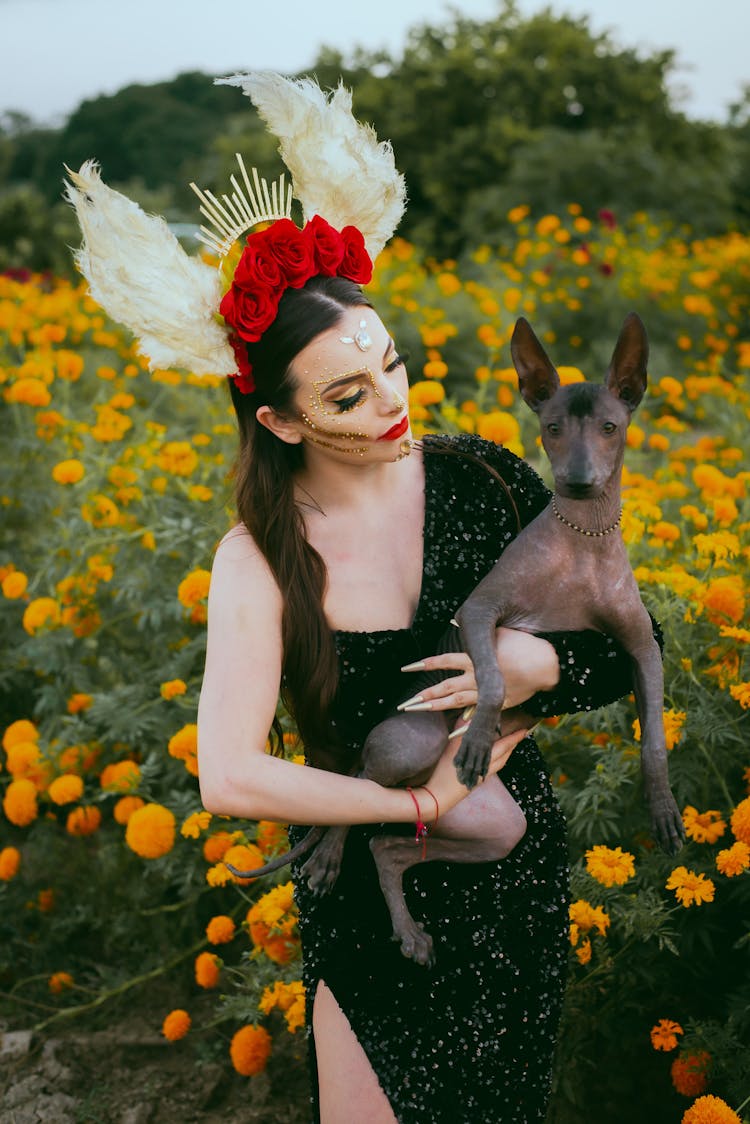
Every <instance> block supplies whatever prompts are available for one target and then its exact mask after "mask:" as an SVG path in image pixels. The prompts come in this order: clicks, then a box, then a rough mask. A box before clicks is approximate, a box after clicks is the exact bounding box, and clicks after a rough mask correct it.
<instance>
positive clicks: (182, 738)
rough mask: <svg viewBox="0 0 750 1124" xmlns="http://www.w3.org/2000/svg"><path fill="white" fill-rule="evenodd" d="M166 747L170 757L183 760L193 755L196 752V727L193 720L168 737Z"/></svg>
mask: <svg viewBox="0 0 750 1124" xmlns="http://www.w3.org/2000/svg"><path fill="white" fill-rule="evenodd" d="M167 749H168V751H169V754H170V756H171V757H176V758H177V760H178V761H184V760H186V758H188V757H195V755H196V754H197V752H198V727H197V725H196V723H195V722H188V723H187V724H186V725H185V726H183V727H182V728H181V729H180V730H178V731H177V733H176V734H173V735H172V737H171V738H170V739H169V743H168V745H167Z"/></svg>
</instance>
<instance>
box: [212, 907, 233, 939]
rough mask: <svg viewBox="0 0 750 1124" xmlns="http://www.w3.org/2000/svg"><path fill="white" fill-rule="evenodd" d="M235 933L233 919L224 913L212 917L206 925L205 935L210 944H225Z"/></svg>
mask: <svg viewBox="0 0 750 1124" xmlns="http://www.w3.org/2000/svg"><path fill="white" fill-rule="evenodd" d="M234 933H235V925H234V921H233V920H232V918H231V917H227V916H226V914H223V913H221V914H219V915H218V917H212V918H211V920H210V921H209V923H208V925H207V926H206V937H207V939H208V941H209V943H210V944H227V943H228V942H229V941H231V940H232V938H233V937H234Z"/></svg>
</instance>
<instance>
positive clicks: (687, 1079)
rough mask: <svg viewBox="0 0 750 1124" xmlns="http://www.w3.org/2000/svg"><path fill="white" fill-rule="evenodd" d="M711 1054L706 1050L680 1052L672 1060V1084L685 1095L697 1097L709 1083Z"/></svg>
mask: <svg viewBox="0 0 750 1124" xmlns="http://www.w3.org/2000/svg"><path fill="white" fill-rule="evenodd" d="M710 1065H711V1055H710V1054H709V1053H708V1052H707V1051H706V1050H698V1051H696V1052H695V1053H694V1054H680V1056H679V1057H677V1058H675V1060H674V1061H673V1062H672V1067H671V1074H672V1084H673V1085H674V1087H675V1089H676V1090H677V1092H678V1093H682V1095H683V1096H684V1097H697V1096H700V1094H701V1093H702V1092H703V1091H704V1090H705V1088H706V1085H707V1084H708V1070H709V1068H710Z"/></svg>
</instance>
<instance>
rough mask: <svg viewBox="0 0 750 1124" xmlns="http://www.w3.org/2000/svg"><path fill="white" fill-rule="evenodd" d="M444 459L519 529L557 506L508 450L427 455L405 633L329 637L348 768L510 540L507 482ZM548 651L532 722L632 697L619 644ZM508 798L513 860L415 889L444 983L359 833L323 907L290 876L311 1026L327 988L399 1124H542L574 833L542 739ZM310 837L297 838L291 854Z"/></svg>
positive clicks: (516, 767) (496, 485) (484, 478)
mask: <svg viewBox="0 0 750 1124" xmlns="http://www.w3.org/2000/svg"><path fill="white" fill-rule="evenodd" d="M443 442H445V443H446V444H447V445H448V446H449V448H450V449H451V450H452V451H454V452H460V453H463V454H471V456H472V457H473V458H479V459H480V460H481V461H484V462H486V463H487V464H489V465H490V466H492V467H494V469H495V470H496V472H499V473H500V475H501V476H502V478H503V480H504V481H505V483H506V485H507V486H508V487H509V489H510V492H511V494H512V497H513V500H514V501H515V506H516V509H517V511H518V516H519V518H520V521H521V523H522V525H525V524H526V523H528V522H530V520H531V519H533V518H534V516H536V515H537V514H538V513H539V512H540V511H541V510H542V509H543V508H544V507H545V506H546V504H547V503H548V500H549V493H548V491H547V489H546V488H545V487H544V485H543V484H542V482H541V480H540V479H539V477H538V476H537V475H536V474H535V473H534V472H533V470H532V469H530V468H529V466H528V465H526V464H525V462H523V461H521V460H518V458H516V457H515V456H513V454H512V453H509V452H508V451H507V450H505V449H503V448H498V447H496V446H495V445H493V444H491V443H488V442H484V441H482V440H481V439H479V438H476V437H472V436H460V437H455V438H447V439H445V438H426V439H425V441H424V445H425V457H424V461H425V526H424V572H423V580H422V589H421V594H420V598H419V604H418V606H417V610H416V613H415V617H414V620H413V622H412V626H411V628H410V629H404V630H395V631H394V630H389V631H379V632H373V633H367V632H356V633H348V632H339V633H336V646H337V651H338V654H339V662H340V684H339V691H338V696H337V702H336V706H335V724H336V727H337V731H338V734H339V736H340V738H341V739H342V741H343V742H344V744H345V745H346V747H347V749H348V750H349V751H350V752H351V754H352V759H355V758H356V755H357V753H358V751H359V747H360V746H361V744H362V742H363V741H364V739H365V737H366V735H367V733H368V732H369V730H370V729H371V728H372V726H374V725H375V724H376V723H377V722H379V721H380V720H381V719H382V718H384V717H385V716H386V715H387V714H388V712H389V711H390V710H391V709H392V708H393V707H394V706H395V704H396V703H398V702H399V701H400V700H401V699H402V698H404V697H405V695H406V694H408V693H410V684H411V683H412V681H413V680H412V679H411V678H409V677H408V676H405V675H404V674H403V673H402V672H401V671H400V668H401V667H402V666H403V665H404V664H406V663H409V662H411V661H413V660H416V659H418V658H419V657H421V656H425V655H428V654H430V653H431V652H432V651H434V650H435V645H436V643H437V641H438V639H439V637H440V635H441V634H442V632H443V631H444V630H445V629H446V627H447V625H448V623H449V621H450V618H451V617H452V616H453V614H454V613H455V611H456V609H457V608H458V606H459V605H460V604H461V602H462V601H463V600H464V599H465V597H466V596H467V595H468V593H469V592H470V591H471V590H472V589H473V587H474V586H475V585H476V584H477V582H478V581H479V580H480V579H481V578H483V577H484V576H485V574H486V573H487V572H488V571H489V570H490V569H491V567H492V565H493V563H494V562H495V561H496V559H497V558H498V557H499V555H500V554H501V553H502V551H503V549H504V548H505V546H507V544H508V543H509V542H510V541H511V540H512V539H513V538H514V537H515V535H516V533H517V529H518V522H517V519H516V513H515V511H514V509H513V503H512V502H511V500H510V499H509V496H508V494H507V493H506V491H505V489H504V488H503V487H502V485H501V483H500V482H499V481H498V480H497V479H495V478H493V476H492V475H490V473H489V472H488V471H487V470H486V469H485V468H483V467H482V465H481V464H477V463H476V460H475V459H468V458H467V457H466V456H454V455H445V454H441V453H440V452H438V451H437V449H436V447H437V446H438V445H439V444H441V443H443ZM548 639H550V640H551V642H552V643H553V644H554V645H555V647H556V649H557V652H558V655H559V657H560V664H561V670H562V677H561V681H560V684H559V686H558V688H556V690H555V692H554V694H540V695H538V696H535V698H534V700H533V707H534V710H535V712H536V713H549V714H559V713H562V712H564V711H567V710H582V709H584V708H591V707H594V706H601V705H602V704H603V703H605V702H608V701H610V699H612V698H616V697H618V696H619V695H621V694H623V693H625V691H627V690H628V689H629V665H628V660H627V658H626V657H625V656H624V654H623V653H622V651H621V650H620V649H619V648H618V647H617V645H616V644H615V643H614V642H613V641H612V640H610V639H608V638H607V637H604V636H600V635H599V634H597V633H590V632H579V633H558V634H556V635H549V636H548ZM526 705H527V707H531V705H532V704H530V703H527V704H526ZM503 781H504V782H505V784H506V785H507V787H508V789H509V790H510V792H511V793H512V795H513V796H514V798H515V799H516V801H517V802H518V804H519V805H520V806H521V808H522V809H523V811H524V813H525V815H526V818H527V822H528V828H527V831H526V834H525V836H524V838H523V839H522V840H521V842H520V844H519V845H518V846H517V847H516V848H515V850H514V851H513V852H512V853H511V854H510V855H509V856H508V857H507V858H506V859H504V860H503V861H502V862H498V863H482V864H476V865H473V864H467V865H459V864H448V863H444V862H436V863H435V862H427V863H424V864H422V865H419V866H417V867H414V868H412V869H411V870H410V871H408V872H407V873H406V876H405V887H406V896H407V902H408V904H409V908H410V910H411V912H412V914H413V915H414V917H415V918H416V919H417V920H418V921H423V922H424V924H425V928H426V929H427V931H428V932H429V933H431V935H432V937H433V939H434V942H435V954H436V963H435V966H434V967H433V968H424V967H421V966H419V965H416V964H414V963H412V962H411V961H409V960H407V959H406V958H405V957H404V956H402V954H401V952H400V949H399V946H398V945H397V944H395V943H394V942H393V941H392V939H391V921H390V916H389V914H388V911H387V909H386V907H385V904H384V902H383V899H382V896H381V893H380V888H379V885H378V881H377V877H376V874H375V867H374V863H373V860H372V856H371V854H370V851H369V848H368V840H369V838H370V836H371V835H372V834H373V831H374V830H377V829H376V828H373V827H356V828H353V829H352V830H351V831H350V833H349V837H348V840H347V845H346V849H345V854H344V862H343V866H342V871H341V875H340V877H339V880H338V882H337V884H336V886H335V888H334V890H333V892H332V893H331V894H329V895H328V896H326V897H322V898H316V897H315V896H313V895H312V894H311V893H310V891H309V890H308V888H307V885H306V884H305V883H304V882H303V881H302V880H301V879H299V877H298V868H295V869H294V870H293V875H294V876H295V884H296V891H295V892H296V897H297V901H298V904H299V907H300V928H301V933H302V944H303V952H304V982H305V986H306V988H307V994H308V997H309V999H308V1019H309V1018H310V1017H311V1013H312V1000H313V997H314V995H315V990H316V987H317V984H318V981H319V980H324V981H325V983H326V984H327V985H328V987H329V988H330V989H331V991H332V993H333V995H334V996H335V998H336V1000H337V1002H338V1004H339V1006H340V1007H341V1009H342V1010H343V1012H344V1014H345V1015H346V1017H347V1018H348V1020H349V1023H350V1025H351V1026H352V1029H353V1031H354V1033H355V1035H356V1036H357V1038H358V1040H359V1042H360V1043H361V1044H362V1046H363V1048H364V1050H365V1052H366V1053H367V1056H368V1058H369V1060H370V1062H371V1064H372V1067H373V1069H374V1071H375V1073H376V1075H377V1077H378V1080H379V1082H380V1084H381V1086H382V1088H383V1089H384V1091H385V1093H386V1095H387V1097H388V1099H389V1101H390V1104H391V1107H392V1109H393V1112H394V1115H395V1116H396V1119H397V1120H398V1121H399V1122H400V1124H427V1122H429V1124H464V1122H466V1124H469V1122H471V1124H527V1122H528V1124H530V1122H532V1121H540V1120H542V1119H543V1118H544V1114H545V1110H546V1105H547V1099H548V1093H549V1081H550V1067H551V1059H552V1050H553V1047H554V1042H555V1035H556V1030H557V1024H558V1018H559V1014H560V1006H561V1002H562V995H563V988H564V984H565V974H566V961H567V947H568V937H567V932H568V912H567V907H568V861H567V852H566V843H565V825H564V822H563V819H562V815H561V812H560V809H559V807H558V804H557V801H556V799H555V797H554V795H553V792H552V789H551V787H550V784H549V779H548V775H547V771H546V769H545V766H544V762H543V761H542V758H541V755H540V753H539V750H538V749H537V746H536V744H535V743H534V741H533V739H531V738H527V739H525V740H524V741H523V742H522V743H521V744H520V745H519V746H518V747H517V748H516V749H515V751H514V753H513V755H512V757H511V759H510V761H509V763H508V764H507V765H506V766H505V768H504V770H503ZM304 830H306V829H297V828H295V829H293V832H292V838H293V841H294V842H296V841H297V840H298V839H299V838H300V837H301V835H302V834H304ZM389 830H392V829H391V828H390V827H389ZM302 861H304V860H302ZM308 1033H310V1028H309V1027H308ZM310 1042H311V1062H312V1065H311V1070H312V1079H313V1086H314V1087H315V1079H316V1071H315V1060H314V1043H313V1042H312V1037H311V1039H310ZM314 1101H315V1102H317V1096H316V1094H315V1093H314ZM316 1119H317V1109H316ZM352 1119H353V1120H354V1119H356V1112H355V1111H353V1114H352Z"/></svg>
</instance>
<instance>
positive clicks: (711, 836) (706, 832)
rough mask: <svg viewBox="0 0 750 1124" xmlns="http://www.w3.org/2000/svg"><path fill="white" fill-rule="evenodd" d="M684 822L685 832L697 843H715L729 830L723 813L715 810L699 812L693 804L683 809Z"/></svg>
mask: <svg viewBox="0 0 750 1124" xmlns="http://www.w3.org/2000/svg"><path fill="white" fill-rule="evenodd" d="M682 822H683V823H684V824H685V832H686V833H687V835H688V836H689V837H690V838H691V839H694V840H695V842H696V843H715V842H716V840H717V839H720V838H721V837H722V835H723V834H724V832H725V831H726V830H727V825H726V822H725V821H724V820H723V819H722V818H721V812H717V811H716V810H715V809H711V810H709V811H708V812H699V811H698V809H697V808H694V807H693V806H692V804H688V805H687V807H686V808H684V809H683V812H682Z"/></svg>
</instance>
